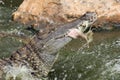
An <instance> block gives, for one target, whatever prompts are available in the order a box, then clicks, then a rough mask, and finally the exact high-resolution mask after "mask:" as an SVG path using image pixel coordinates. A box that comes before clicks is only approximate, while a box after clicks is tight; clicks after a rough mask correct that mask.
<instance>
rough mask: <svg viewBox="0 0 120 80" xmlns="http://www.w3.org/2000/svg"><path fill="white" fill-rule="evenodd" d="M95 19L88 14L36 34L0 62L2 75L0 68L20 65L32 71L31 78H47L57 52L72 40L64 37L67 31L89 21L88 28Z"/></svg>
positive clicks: (95, 16) (92, 15)
mask: <svg viewBox="0 0 120 80" xmlns="http://www.w3.org/2000/svg"><path fill="white" fill-rule="evenodd" d="M96 19H97V15H96V13H93V12H88V13H86V14H85V15H83V16H82V17H81V18H79V19H77V20H75V21H73V22H70V23H67V24H64V25H60V26H58V27H57V28H56V29H55V30H54V31H51V30H50V31H49V32H47V33H44V34H42V35H41V33H38V34H36V35H35V36H34V37H33V39H32V40H31V41H30V42H29V43H28V44H26V45H24V46H23V47H22V48H20V49H18V50H17V51H15V52H14V53H13V54H12V55H11V56H10V57H9V58H6V59H4V60H1V61H0V65H1V66H0V70H1V72H3V73H4V71H2V70H4V69H2V68H3V67H5V66H7V65H11V66H14V65H16V66H19V65H20V64H22V65H25V66H26V67H27V68H29V69H31V70H32V71H33V72H31V74H32V75H33V76H36V77H39V78H41V77H44V76H47V74H48V73H49V71H50V69H51V68H52V66H53V64H54V62H55V61H56V59H57V57H58V53H57V51H58V50H60V49H61V48H62V47H64V46H65V45H66V44H67V43H69V42H70V41H71V40H72V38H70V37H68V36H67V35H66V33H67V31H68V30H69V29H71V28H77V27H78V26H80V25H82V24H83V22H84V21H89V24H88V25H89V26H90V25H92V24H93V23H94V22H95V21H96Z"/></svg>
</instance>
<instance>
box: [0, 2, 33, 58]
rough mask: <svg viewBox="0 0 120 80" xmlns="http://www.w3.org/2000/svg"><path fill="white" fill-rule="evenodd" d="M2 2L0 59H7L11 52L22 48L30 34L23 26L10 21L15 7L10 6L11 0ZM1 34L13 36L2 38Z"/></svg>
mask: <svg viewBox="0 0 120 80" xmlns="http://www.w3.org/2000/svg"><path fill="white" fill-rule="evenodd" d="M0 1H1V0H0ZM3 1H4V0H3ZM3 1H1V3H0V54H1V55H0V58H4V57H8V56H9V55H10V54H11V53H12V52H13V51H15V50H16V49H18V48H19V47H20V46H22V45H23V44H24V42H27V39H28V38H30V37H31V35H32V32H30V31H27V30H25V28H24V25H20V24H19V23H14V22H12V21H11V15H12V13H13V12H14V11H15V10H16V8H17V6H15V5H16V4H17V3H14V5H12V4H11V3H12V2H14V1H13V0H7V1H4V2H3ZM1 33H5V34H14V35H13V36H9V35H8V36H2V35H1ZM21 35H22V36H21ZM1 36H2V37H1ZM23 36H29V37H23Z"/></svg>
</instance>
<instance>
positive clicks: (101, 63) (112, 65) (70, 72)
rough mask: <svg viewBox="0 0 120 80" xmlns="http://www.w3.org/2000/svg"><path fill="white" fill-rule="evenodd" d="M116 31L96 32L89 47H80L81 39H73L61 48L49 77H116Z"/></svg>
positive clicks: (119, 54)
mask: <svg viewBox="0 0 120 80" xmlns="http://www.w3.org/2000/svg"><path fill="white" fill-rule="evenodd" d="M119 34H120V32H119V31H117V32H103V33H96V34H95V35H94V41H93V42H92V43H91V46H90V48H89V49H88V48H81V46H82V45H81V43H84V42H83V41H82V42H80V40H74V41H72V42H71V43H70V44H68V45H67V46H66V47H65V48H64V49H62V50H61V51H60V56H59V58H58V60H57V62H56V64H55V65H54V68H53V69H54V71H53V72H51V73H50V74H49V80H119V79H120V36H119ZM80 48H81V49H80ZM79 49H80V50H79Z"/></svg>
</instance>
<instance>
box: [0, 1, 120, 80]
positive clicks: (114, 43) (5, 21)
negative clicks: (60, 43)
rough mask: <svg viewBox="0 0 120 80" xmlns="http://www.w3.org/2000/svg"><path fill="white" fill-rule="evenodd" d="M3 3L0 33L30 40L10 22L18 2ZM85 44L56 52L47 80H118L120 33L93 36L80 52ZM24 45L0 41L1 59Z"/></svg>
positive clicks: (16, 40)
mask: <svg viewBox="0 0 120 80" xmlns="http://www.w3.org/2000/svg"><path fill="white" fill-rule="evenodd" d="M4 2H5V3H4V4H2V5H0V32H1V31H4V32H8V33H12V32H14V33H16V34H25V35H29V36H30V35H31V32H29V31H27V30H25V29H24V28H23V25H20V24H18V23H13V22H12V21H11V20H10V19H11V14H12V12H13V11H15V9H16V8H17V5H18V4H19V3H20V2H21V1H19V2H16V1H15V0H4ZM11 5H12V6H11ZM84 43H85V41H84V40H79V39H77V40H73V41H71V42H70V43H69V44H68V45H66V46H65V47H64V48H63V49H62V50H61V51H59V53H60V55H59V58H58V60H57V61H56V63H55V65H54V66H53V69H52V71H51V72H50V73H49V75H48V80H120V31H119V30H118V31H112V32H101V33H96V34H95V35H94V41H93V42H92V43H91V44H90V48H86V47H84V48H81V46H82V45H83V44H84ZM23 44H24V43H23V41H21V39H19V38H16V37H9V36H8V37H3V38H0V58H4V57H8V56H9V55H10V54H11V53H12V51H14V50H16V49H17V48H19V47H20V46H22V45H23Z"/></svg>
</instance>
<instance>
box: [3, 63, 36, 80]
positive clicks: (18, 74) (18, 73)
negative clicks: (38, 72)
mask: <svg viewBox="0 0 120 80" xmlns="http://www.w3.org/2000/svg"><path fill="white" fill-rule="evenodd" d="M31 72H33V71H32V70H31V69H28V68H27V67H26V66H23V65H19V66H15V65H13V66H11V65H8V66H5V67H4V73H5V75H6V76H5V79H6V80H10V79H13V80H16V79H17V78H20V79H21V80H37V79H35V78H34V77H33V76H32V75H31Z"/></svg>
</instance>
